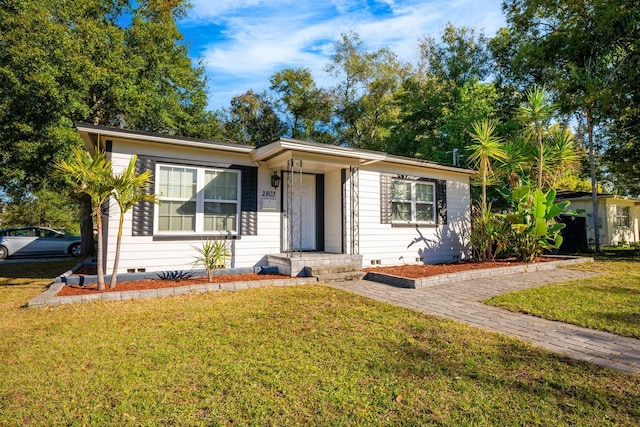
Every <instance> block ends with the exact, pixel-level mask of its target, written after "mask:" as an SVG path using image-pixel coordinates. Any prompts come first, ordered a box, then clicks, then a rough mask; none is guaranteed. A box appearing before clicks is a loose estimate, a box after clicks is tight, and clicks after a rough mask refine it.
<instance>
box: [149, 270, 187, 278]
mask: <svg viewBox="0 0 640 427" xmlns="http://www.w3.org/2000/svg"><path fill="white" fill-rule="evenodd" d="M193 274H194V273H192V272H191V271H182V270H176V271H161V272H159V273H156V276H158V279H160V280H187V279H191V278H192V277H193Z"/></svg>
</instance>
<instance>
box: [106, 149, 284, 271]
mask: <svg viewBox="0 0 640 427" xmlns="http://www.w3.org/2000/svg"><path fill="white" fill-rule="evenodd" d="M116 143H117V142H115V143H114V148H117V151H118V152H113V153H112V154H111V162H112V167H113V171H114V173H121V172H122V171H123V170H124V169H125V168H126V167H127V165H128V164H129V161H130V159H131V156H132V154H130V153H133V151H134V149H136V151H137V150H139V149H140V147H139V146H135V147H131V146H128V145H125V144H122V143H120V144H118V145H117V147H116V146H115V144H116ZM136 144H137V143H136ZM146 145H147V146H145V147H144V154H147V155H149V154H151V155H157V156H162V157H167V158H168V159H173V158H182V159H189V158H194V159H198V160H210V161H215V162H229V163H235V164H248V165H250V164H251V163H250V162H249V161H248V156H244V157H240V156H237V155H231V156H229V155H224V156H218V155H215V156H214V155H212V154H211V152H209V151H206V150H187V149H184V148H183V149H181V151H180V153H175V152H173V151H167V150H166V149H165V148H164V147H155V146H151V145H150V144H146ZM168 161H170V160H168ZM270 174H271V171H269V170H267V169H265V168H260V169H259V173H258V187H259V190H273V188H272V187H271V186H270ZM257 191H258V190H257ZM261 194H262V192H261V191H259V193H258V209H259V210H260V208H261V206H262V197H261ZM279 201H280V200H279V197H277V202H278V203H277V209H276V210H264V211H260V212H258V234H257V235H256V236H240V238H239V239H236V240H229V245H230V247H231V249H232V258H231V260H230V261H229V266H232V267H253V266H257V265H264V263H265V255H267V254H273V253H279V252H280V216H281V214H280V212H279V208H280V204H279ZM118 222H119V209H118V206H117V205H116V204H115V202H113V201H112V202H111V204H110V206H109V216H108V217H107V218H105V226H106V228H107V230H106V231H107V234H106V239H105V249H106V250H105V262H106V269H107V270H106V271H108V272H111V269H112V268H113V262H114V258H115V252H116V241H117V233H118ZM131 225H132V212H131V211H129V212H127V213H126V215H125V221H124V226H123V233H122V244H121V249H120V261H119V264H118V273H125V272H127V270H130V269H135V270H138V269H145V270H146V271H166V270H190V269H192V268H200V267H194V266H193V262H194V260H195V258H196V257H197V256H198V252H197V250H196V249H195V248H194V247H200V246H201V245H202V241H204V239H205V238H203V240H202V241H199V240H158V241H154V240H153V237H152V236H132V232H131V231H132V226H131Z"/></svg>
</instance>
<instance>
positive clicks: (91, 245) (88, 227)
mask: <svg viewBox="0 0 640 427" xmlns="http://www.w3.org/2000/svg"><path fill="white" fill-rule="evenodd" d="M79 202H80V236H81V241H80V245H81V247H82V255H91V256H94V255H95V254H96V242H95V239H94V238H93V217H92V215H91V197H90V196H89V195H88V194H85V193H82V194H80V196H79Z"/></svg>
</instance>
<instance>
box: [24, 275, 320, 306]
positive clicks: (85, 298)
mask: <svg viewBox="0 0 640 427" xmlns="http://www.w3.org/2000/svg"><path fill="white" fill-rule="evenodd" d="M317 281H318V279H317V278H315V277H294V278H287V279H279V280H256V281H255V282H256V283H257V284H256V285H252V286H249V285H248V284H247V282H226V283H201V284H197V285H184V286H176V287H171V288H160V289H147V290H144V291H114V292H103V293H98V294H88V295H71V296H56V294H57V293H58V292H60V290H61V289H62V288H63V287H64V286H65V284H64V283H62V282H53V283H51V285H50V286H49V287H48V288H47V290H45V291H44V292H43V293H41V294H40V295H38V296H36V297H34V298H31V299H30V300H29V302H28V303H27V305H26V306H27V307H29V308H37V307H46V306H54V305H61V304H75V303H79V302H92V301H126V300H131V299H147V298H161V297H170V296H176V295H185V294H190V293H193V294H198V293H205V292H214V291H222V290H225V291H234V290H241V289H248V288H258V287H267V286H295V285H308V284H313V283H317ZM261 282H264V283H261Z"/></svg>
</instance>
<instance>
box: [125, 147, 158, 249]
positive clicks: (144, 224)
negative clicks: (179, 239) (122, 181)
mask: <svg viewBox="0 0 640 427" xmlns="http://www.w3.org/2000/svg"><path fill="white" fill-rule="evenodd" d="M146 170H149V171H151V186H150V187H149V188H150V192H153V189H154V188H155V185H154V182H155V173H156V162H155V160H154V159H153V158H151V157H147V156H138V160H137V161H136V173H138V174H140V173H142V172H144V171H146ZM154 206H155V204H154V203H152V202H140V203H136V204H135V205H133V210H132V213H133V220H132V223H131V235H132V236H153V209H154Z"/></svg>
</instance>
